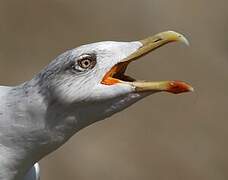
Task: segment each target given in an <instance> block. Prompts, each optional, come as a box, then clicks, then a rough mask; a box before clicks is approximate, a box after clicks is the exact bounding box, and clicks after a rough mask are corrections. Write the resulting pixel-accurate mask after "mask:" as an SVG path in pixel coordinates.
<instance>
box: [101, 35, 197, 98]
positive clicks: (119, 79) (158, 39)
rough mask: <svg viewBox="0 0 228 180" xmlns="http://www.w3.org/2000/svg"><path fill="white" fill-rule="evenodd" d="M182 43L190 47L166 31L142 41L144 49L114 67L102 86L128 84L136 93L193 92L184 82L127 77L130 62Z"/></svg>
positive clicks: (182, 38) (179, 36)
mask: <svg viewBox="0 0 228 180" xmlns="http://www.w3.org/2000/svg"><path fill="white" fill-rule="evenodd" d="M176 41H180V42H183V43H185V44H187V45H188V41H187V39H186V38H185V37H184V36H183V35H181V34H179V33H176V32H173V31H166V32H162V33H159V34H157V35H155V36H152V37H149V38H146V39H144V40H141V41H140V42H141V43H142V47H140V48H139V49H138V50H137V51H136V52H134V53H133V54H131V55H130V56H128V57H127V58H125V59H123V60H122V61H121V62H120V63H118V64H116V65H114V66H113V67H112V68H111V69H110V70H109V71H108V72H107V73H106V74H105V76H104V77H103V79H102V82H101V83H102V84H105V85H114V84H116V83H128V84H131V85H132V86H134V88H135V89H136V91H138V92H145V91H167V92H171V93H175V94H178V93H183V92H189V91H193V88H192V87H191V86H190V85H189V84H187V83H185V82H182V81H158V82H146V81H137V80H135V79H134V78H132V77H130V76H127V75H125V71H126V69H127V66H128V65H129V63H130V62H132V61H135V60H137V59H139V58H140V57H142V56H144V55H146V54H147V53H149V52H151V51H153V50H155V49H157V48H158V47H161V46H163V45H165V44H167V43H170V42H176Z"/></svg>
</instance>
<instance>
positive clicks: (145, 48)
mask: <svg viewBox="0 0 228 180" xmlns="http://www.w3.org/2000/svg"><path fill="white" fill-rule="evenodd" d="M139 42H140V43H142V47H140V48H139V49H138V50H137V51H136V52H134V53H132V54H131V55H130V56H128V57H127V58H126V59H124V60H123V62H125V61H134V60H136V59H138V58H139V57H141V56H144V55H146V54H148V53H149V52H151V51H153V50H155V49H157V48H159V47H161V46H163V45H165V44H168V43H170V42H182V43H184V44H185V45H187V46H189V42H188V40H187V39H186V38H185V37H184V36H183V35H182V34H179V33H177V32H174V31H165V32H162V33H159V34H156V35H154V36H150V37H148V38H146V39H143V40H141V41H139Z"/></svg>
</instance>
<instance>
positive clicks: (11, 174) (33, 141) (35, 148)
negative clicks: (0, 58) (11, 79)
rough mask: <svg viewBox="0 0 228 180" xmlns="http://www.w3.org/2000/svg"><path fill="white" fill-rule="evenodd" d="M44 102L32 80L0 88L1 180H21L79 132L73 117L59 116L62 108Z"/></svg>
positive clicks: (58, 105)
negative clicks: (35, 165)
mask: <svg viewBox="0 0 228 180" xmlns="http://www.w3.org/2000/svg"><path fill="white" fill-rule="evenodd" d="M46 98H47V97H45V95H44V94H43V93H42V92H41V91H40V88H39V85H37V83H36V81H34V80H32V81H30V82H27V83H24V84H22V85H20V86H17V87H11V88H3V87H1V88H0V99H1V102H0V179H1V180H14V179H21V178H22V177H23V176H24V175H25V173H26V172H27V171H28V170H29V169H30V168H31V166H32V165H33V164H34V163H35V162H37V161H39V160H40V159H41V158H42V157H44V156H45V155H47V154H48V153H50V152H52V151H54V150H55V149H57V148H58V147H59V146H61V145H62V144H63V143H65V142H66V141H67V140H68V139H69V138H70V137H71V136H72V135H73V134H74V133H75V132H77V131H78V130H79V129H81V128H82V127H79V126H78V124H77V121H76V116H70V115H69V116H68V115H67V114H66V113H61V112H63V109H64V108H63V106H62V107H61V104H58V103H57V102H54V101H51V102H50V101H47V100H46ZM57 107H58V109H56V108H57ZM61 108H63V109H61ZM65 109H66V108H65ZM58 110H59V111H58ZM56 112H58V113H56ZM65 112H66V111H65ZM63 121H64V124H63V123H62V122H63Z"/></svg>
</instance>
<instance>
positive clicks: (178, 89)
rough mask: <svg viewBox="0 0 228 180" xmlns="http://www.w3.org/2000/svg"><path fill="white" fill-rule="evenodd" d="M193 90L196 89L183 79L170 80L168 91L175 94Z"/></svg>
mask: <svg viewBox="0 0 228 180" xmlns="http://www.w3.org/2000/svg"><path fill="white" fill-rule="evenodd" d="M192 91H194V89H193V87H191V86H190V85H189V84H187V83H185V82H181V81H170V82H169V86H168V88H167V92H170V93H174V94H179V93H184V92H192Z"/></svg>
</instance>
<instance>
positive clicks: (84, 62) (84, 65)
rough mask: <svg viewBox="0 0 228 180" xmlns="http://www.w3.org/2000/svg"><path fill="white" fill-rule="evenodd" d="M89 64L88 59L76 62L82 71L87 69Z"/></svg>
mask: <svg viewBox="0 0 228 180" xmlns="http://www.w3.org/2000/svg"><path fill="white" fill-rule="evenodd" d="M91 63H92V61H91V60H90V59H82V60H80V61H78V65H79V66H80V67H81V68H84V69H87V68H89V67H90V65H91Z"/></svg>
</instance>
